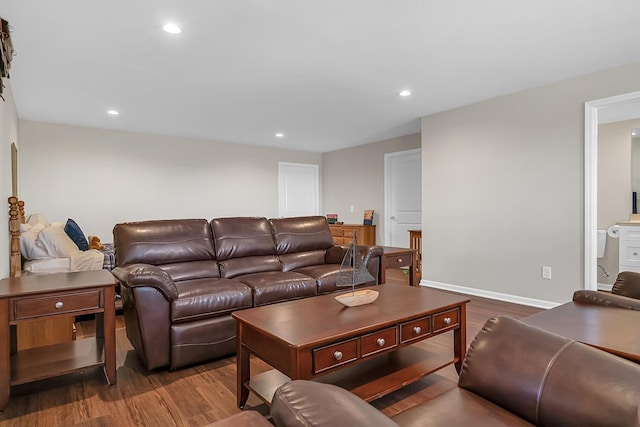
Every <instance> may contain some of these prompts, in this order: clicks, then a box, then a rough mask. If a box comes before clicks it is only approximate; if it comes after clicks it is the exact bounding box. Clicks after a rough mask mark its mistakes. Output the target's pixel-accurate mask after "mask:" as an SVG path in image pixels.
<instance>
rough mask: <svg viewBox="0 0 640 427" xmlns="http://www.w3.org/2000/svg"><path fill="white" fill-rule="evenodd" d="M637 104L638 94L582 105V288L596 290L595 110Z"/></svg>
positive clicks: (596, 164) (596, 141)
mask: <svg viewBox="0 0 640 427" xmlns="http://www.w3.org/2000/svg"><path fill="white" fill-rule="evenodd" d="M639 101H640V91H637V92H630V93H625V94H623V95H617V96H611V97H608V98H602V99H596V100H593V101H588V102H585V103H584V289H590V290H594V291H595V290H597V289H598V280H597V279H598V272H597V269H598V262H597V255H598V254H597V249H598V246H597V245H598V243H597V242H598V240H597V234H598V232H597V228H598V110H599V109H600V108H604V107H609V106H612V105H616V104H624V103H631V102H639Z"/></svg>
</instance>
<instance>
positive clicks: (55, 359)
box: [0, 270, 116, 411]
mask: <svg viewBox="0 0 640 427" xmlns="http://www.w3.org/2000/svg"><path fill="white" fill-rule="evenodd" d="M115 285H116V281H115V278H114V277H113V276H112V275H111V273H109V272H108V271H106V270H97V271H80V272H74V273H57V274H46V275H30V276H23V277H12V278H7V279H2V280H0V411H3V410H4V408H5V407H6V405H7V403H8V401H9V395H10V388H11V386H14V385H18V384H24V383H28V382H31V381H37V380H41V379H45V378H49V377H54V376H58V375H63V374H68V373H71V372H74V371H78V370H81V369H84V368H87V367H90V366H103V367H104V372H105V376H106V379H107V382H108V383H109V384H115V383H116V352H115V349H116V346H115V303H114V301H115V291H114V289H115ZM84 314H95V315H96V336H95V337H91V338H86V339H80V340H74V341H70V342H65V343H60V344H54V345H47V346H42V347H35V348H30V349H27V350H20V351H18V350H17V345H16V333H15V328H16V325H18V324H21V323H25V322H32V321H34V320H41V319H48V318H59V317H63V316H78V315H84Z"/></svg>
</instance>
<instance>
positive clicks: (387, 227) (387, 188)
mask: <svg viewBox="0 0 640 427" xmlns="http://www.w3.org/2000/svg"><path fill="white" fill-rule="evenodd" d="M416 153H419V154H420V156H421V157H422V148H412V149H411V150H403V151H395V152H393V153H385V154H384V219H383V221H382V223H383V224H384V236H383V237H384V245H385V246H389V245H390V244H391V220H390V218H389V212H390V211H391V209H390V206H389V204H390V203H391V181H390V177H389V168H390V167H391V166H390V159H391V158H392V157H404V156H410V155H414V154H416ZM420 168H421V170H422V163H421V164H420ZM420 198H422V194H420Z"/></svg>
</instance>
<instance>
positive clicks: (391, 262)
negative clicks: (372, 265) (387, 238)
mask: <svg viewBox="0 0 640 427" xmlns="http://www.w3.org/2000/svg"><path fill="white" fill-rule="evenodd" d="M386 258H387V267H389V268H395V267H409V266H410V265H411V254H406V255H395V256H389V257H386Z"/></svg>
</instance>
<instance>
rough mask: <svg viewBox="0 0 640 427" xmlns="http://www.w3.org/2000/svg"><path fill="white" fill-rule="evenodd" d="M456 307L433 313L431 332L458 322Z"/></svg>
mask: <svg viewBox="0 0 640 427" xmlns="http://www.w3.org/2000/svg"><path fill="white" fill-rule="evenodd" d="M459 313H460V312H459V311H458V309H455V310H449V311H445V312H442V313H438V314H434V316H433V332H438V331H440V330H442V329H447V328H450V327H452V326H456V325H457V324H458V322H459V320H458V318H459V317H460V316H459Z"/></svg>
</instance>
